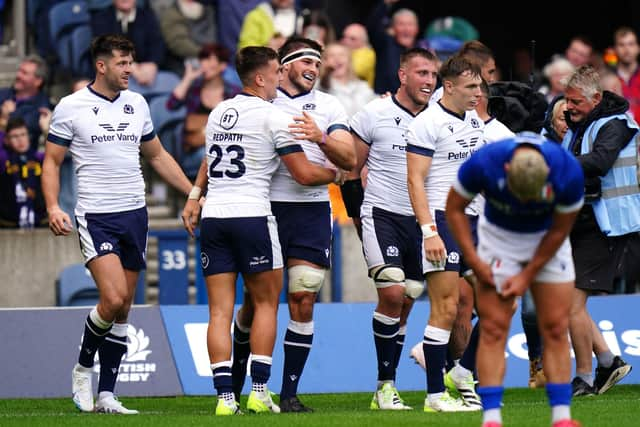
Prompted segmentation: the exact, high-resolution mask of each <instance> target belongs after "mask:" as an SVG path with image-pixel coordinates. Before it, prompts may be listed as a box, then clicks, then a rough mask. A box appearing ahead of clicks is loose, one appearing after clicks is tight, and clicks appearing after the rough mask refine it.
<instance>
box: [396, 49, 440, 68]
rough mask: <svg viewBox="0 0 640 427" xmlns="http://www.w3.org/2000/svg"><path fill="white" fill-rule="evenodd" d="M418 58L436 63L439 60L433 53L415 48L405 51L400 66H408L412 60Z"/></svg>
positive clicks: (401, 56)
mask: <svg viewBox="0 0 640 427" xmlns="http://www.w3.org/2000/svg"><path fill="white" fill-rule="evenodd" d="M416 56H421V57H423V58H424V59H426V60H428V61H434V62H435V61H437V60H438V57H437V56H436V55H434V53H433V52H431V51H430V50H427V49H424V48H421V47H413V48H411V49H408V50H407V51H405V52H404V53H403V54H402V55H400V66H401V67H402V66H404V65H406V63H407V62H409V61H410V60H411V59H413V58H415V57H416Z"/></svg>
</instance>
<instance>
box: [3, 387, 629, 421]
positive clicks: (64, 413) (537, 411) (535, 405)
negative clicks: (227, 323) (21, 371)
mask: <svg viewBox="0 0 640 427" xmlns="http://www.w3.org/2000/svg"><path fill="white" fill-rule="evenodd" d="M371 395H372V394H371V393H345V394H313V395H302V396H301V398H302V400H303V401H304V403H305V404H307V405H309V406H311V407H313V408H314V409H315V412H314V413H313V414H280V415H275V414H266V415H254V414H246V415H243V416H234V417H214V415H213V408H214V403H215V397H213V396H190V397H167V398H123V399H122V400H123V402H124V403H125V405H126V406H128V407H130V408H136V409H138V410H140V412H141V414H140V415H132V416H126V415H102V414H83V413H80V412H78V411H77V410H76V409H75V407H74V406H73V403H72V402H71V399H20V400H0V426H3V427H5V426H7V427H8V426H56V427H58V426H61V427H66V426H81V427H86V426H107V427H116V426H132V427H144V426H149V427H164V426H167V427H181V426H199V427H201V426H208V425H214V424H215V425H216V426H225V425H232V426H252V427H256V426H269V427H280V426H282V427H297V426H300V427H314V426H323V427H324V426H388V427H391V426H410V427H416V426H421V425H430V426H437V427H454V426H455V427H463V426H464V427H466V426H472V427H476V426H480V424H481V419H482V418H481V414H480V413H479V412H475V413H456V414H441V413H440V414H434V413H424V412H423V411H422V406H423V401H424V392H404V393H402V397H403V398H404V399H405V401H406V403H407V404H409V405H411V406H413V407H414V410H413V411H402V412H381V411H371V410H369V402H370V400H371ZM245 401H246V396H243V397H242V406H243V407H244V405H245ZM504 404H505V406H504V408H503V411H502V416H503V421H504V425H505V426H518V427H534V426H535V427H537V426H544V427H546V426H549V425H550V411H549V406H548V404H547V398H546V394H545V393H544V390H541V389H538V390H529V389H522V388H519V389H508V390H506V392H505V396H504ZM572 412H573V416H574V418H576V419H578V420H580V422H581V423H582V425H583V427H636V426H640V385H634V386H616V387H614V388H613V389H611V390H610V391H608V392H607V393H606V394H604V395H602V396H592V397H581V398H575V399H574V401H573V406H572Z"/></svg>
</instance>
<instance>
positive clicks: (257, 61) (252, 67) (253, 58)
mask: <svg viewBox="0 0 640 427" xmlns="http://www.w3.org/2000/svg"><path fill="white" fill-rule="evenodd" d="M273 60H276V61H277V60H278V54H277V53H276V51H275V50H273V49H271V48H270V47H265V46H247V47H245V48H242V49H240V51H239V52H238V53H237V54H236V71H237V72H238V76H239V77H240V81H241V82H242V84H243V85H245V86H248V85H250V84H251V81H252V77H253V74H254V73H255V72H256V70H258V69H259V68H262V67H264V66H265V65H267V64H268V63H269V61H273Z"/></svg>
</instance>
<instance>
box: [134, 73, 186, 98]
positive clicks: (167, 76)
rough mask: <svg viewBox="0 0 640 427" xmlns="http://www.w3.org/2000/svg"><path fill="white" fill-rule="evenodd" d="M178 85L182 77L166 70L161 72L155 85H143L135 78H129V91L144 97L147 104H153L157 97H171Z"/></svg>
mask: <svg viewBox="0 0 640 427" xmlns="http://www.w3.org/2000/svg"><path fill="white" fill-rule="evenodd" d="M178 83H180V77H179V76H178V75H177V74H176V73H174V72H173V71H166V70H159V71H158V74H157V75H156V79H155V80H154V82H153V84H151V85H148V86H143V85H141V84H140V83H138V82H137V81H136V80H135V79H134V78H133V76H130V77H129V89H130V90H132V91H134V92H138V93H139V94H140V95H142V96H144V97H145V99H146V100H147V102H151V101H152V100H153V98H155V97H157V96H162V95H169V94H170V93H171V92H173V88H175V87H176V86H177V85H178Z"/></svg>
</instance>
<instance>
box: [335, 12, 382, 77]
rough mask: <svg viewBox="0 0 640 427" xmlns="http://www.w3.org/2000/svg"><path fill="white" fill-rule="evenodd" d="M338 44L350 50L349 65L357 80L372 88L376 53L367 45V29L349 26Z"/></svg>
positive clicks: (355, 24) (362, 26) (359, 25)
mask: <svg viewBox="0 0 640 427" xmlns="http://www.w3.org/2000/svg"><path fill="white" fill-rule="evenodd" d="M340 43H342V44H343V45H345V46H347V47H348V48H350V49H351V65H352V66H353V72H354V73H355V74H356V76H357V77H358V78H359V79H362V80H364V81H366V82H367V83H369V86H370V87H371V88H373V79H374V77H375V75H376V52H375V50H373V48H372V47H371V45H370V44H369V36H367V29H366V28H365V27H364V25H362V24H357V23H354V24H349V25H347V26H346V27H345V28H344V30H343V31H342V39H340Z"/></svg>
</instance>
